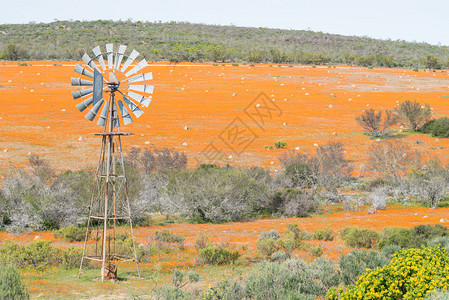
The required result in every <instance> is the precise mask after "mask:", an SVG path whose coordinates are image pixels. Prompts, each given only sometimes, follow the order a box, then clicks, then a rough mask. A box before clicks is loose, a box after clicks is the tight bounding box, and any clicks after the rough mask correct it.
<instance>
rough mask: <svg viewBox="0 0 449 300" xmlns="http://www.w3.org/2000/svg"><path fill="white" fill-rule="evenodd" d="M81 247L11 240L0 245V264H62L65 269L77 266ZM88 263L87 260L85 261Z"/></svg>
mask: <svg viewBox="0 0 449 300" xmlns="http://www.w3.org/2000/svg"><path fill="white" fill-rule="evenodd" d="M81 255H82V249H81V248H74V247H69V248H57V247H52V245H51V243H50V242H46V241H40V240H36V241H34V242H32V243H30V244H28V245H26V246H19V245H17V244H16V243H13V242H11V241H7V242H4V243H3V244H1V245H0V265H2V266H6V265H14V266H15V267H18V268H26V267H31V268H35V269H39V270H42V269H45V268H47V267H49V266H62V267H64V268H66V269H70V268H76V267H79V263H80V261H81ZM86 263H87V264H88V262H85V265H86Z"/></svg>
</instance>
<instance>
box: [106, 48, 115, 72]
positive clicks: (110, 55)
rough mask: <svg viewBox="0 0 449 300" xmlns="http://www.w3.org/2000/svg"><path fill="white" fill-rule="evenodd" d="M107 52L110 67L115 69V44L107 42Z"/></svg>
mask: <svg viewBox="0 0 449 300" xmlns="http://www.w3.org/2000/svg"><path fill="white" fill-rule="evenodd" d="M106 53H107V55H108V66H109V69H113V68H114V65H113V60H114V44H106Z"/></svg>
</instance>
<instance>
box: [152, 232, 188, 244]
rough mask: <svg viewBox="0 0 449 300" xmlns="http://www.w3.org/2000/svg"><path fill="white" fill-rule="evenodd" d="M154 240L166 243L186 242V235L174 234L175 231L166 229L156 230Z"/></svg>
mask: <svg viewBox="0 0 449 300" xmlns="http://www.w3.org/2000/svg"><path fill="white" fill-rule="evenodd" d="M153 240H155V241H160V242H166V243H184V240H185V237H183V236H182V235H180V234H174V233H173V231H170V230H167V229H164V230H161V231H159V230H156V231H155V232H154V235H153Z"/></svg>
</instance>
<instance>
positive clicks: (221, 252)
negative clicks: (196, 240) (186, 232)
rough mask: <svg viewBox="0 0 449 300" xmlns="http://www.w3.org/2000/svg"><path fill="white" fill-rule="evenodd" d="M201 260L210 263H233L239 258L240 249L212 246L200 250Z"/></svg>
mask: <svg viewBox="0 0 449 300" xmlns="http://www.w3.org/2000/svg"><path fill="white" fill-rule="evenodd" d="M199 253H200V260H201V261H202V262H203V263H205V264H208V265H228V264H233V263H235V261H236V260H237V259H238V258H239V256H240V254H239V253H238V251H230V250H228V249H225V248H218V247H216V246H210V247H207V248H204V249H201V250H200V251H199Z"/></svg>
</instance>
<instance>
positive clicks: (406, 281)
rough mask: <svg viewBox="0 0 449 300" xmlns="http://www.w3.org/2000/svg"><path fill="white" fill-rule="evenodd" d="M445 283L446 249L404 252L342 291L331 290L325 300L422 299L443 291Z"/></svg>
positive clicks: (448, 276)
mask: <svg viewBox="0 0 449 300" xmlns="http://www.w3.org/2000/svg"><path fill="white" fill-rule="evenodd" d="M448 282H449V256H448V254H447V253H446V249H444V248H439V247H433V248H432V247H428V248H424V249H405V250H402V251H400V252H398V253H396V254H394V255H393V260H392V261H391V262H390V263H389V264H388V265H385V266H383V267H379V268H376V269H374V270H370V269H367V272H366V273H365V274H363V275H362V276H360V277H359V278H358V280H357V282H356V284H355V285H353V286H348V287H347V289H346V290H343V289H342V288H340V289H335V288H333V289H331V290H329V292H328V293H327V295H326V298H327V299H329V300H338V299H339V300H355V299H363V300H369V299H392V300H393V299H404V300H406V299H410V300H411V299H424V298H425V297H426V295H427V293H428V292H431V291H434V290H436V289H440V290H443V291H445V290H446V289H447V286H448Z"/></svg>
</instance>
